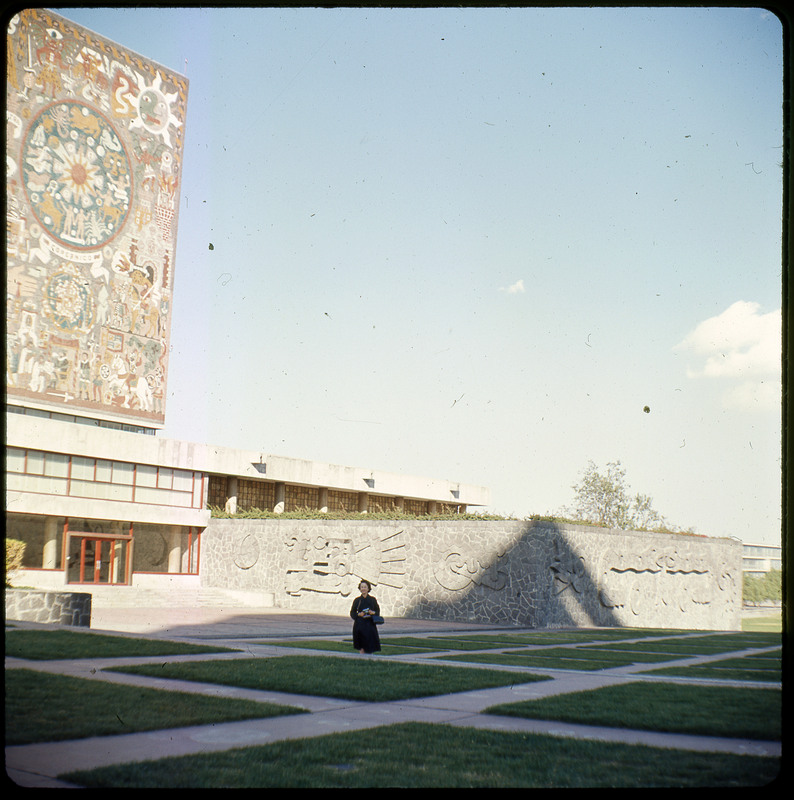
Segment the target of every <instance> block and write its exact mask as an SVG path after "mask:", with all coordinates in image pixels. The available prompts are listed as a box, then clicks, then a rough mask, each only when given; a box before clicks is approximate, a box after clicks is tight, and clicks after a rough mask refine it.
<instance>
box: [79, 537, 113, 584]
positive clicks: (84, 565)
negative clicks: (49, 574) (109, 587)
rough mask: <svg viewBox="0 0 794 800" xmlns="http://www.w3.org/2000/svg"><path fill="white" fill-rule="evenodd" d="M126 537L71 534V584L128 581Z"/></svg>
mask: <svg viewBox="0 0 794 800" xmlns="http://www.w3.org/2000/svg"><path fill="white" fill-rule="evenodd" d="M127 544H128V541H127V540H126V539H108V538H97V537H94V536H81V535H79V534H73V533H70V535H69V569H68V576H67V581H68V582H69V583H126V582H127V580H126V578H127V569H126V564H127Z"/></svg>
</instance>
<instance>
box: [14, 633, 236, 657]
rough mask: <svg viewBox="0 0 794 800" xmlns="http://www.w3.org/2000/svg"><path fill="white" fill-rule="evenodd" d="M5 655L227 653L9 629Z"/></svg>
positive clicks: (148, 641)
mask: <svg viewBox="0 0 794 800" xmlns="http://www.w3.org/2000/svg"><path fill="white" fill-rule="evenodd" d="M5 648H6V656H11V657H13V658H24V659H27V660H29V661H49V660H64V659H80V658H124V657H137V656H179V655H192V654H199V653H230V652H234V651H233V650H230V649H229V648H228V647H212V646H204V645H198V644H184V643H182V642H168V641H164V640H161V639H157V640H155V639H134V638H130V637H125V636H108V635H106V634H101V633H77V632H76V631H65V630H53V631H32V630H12V631H8V630H7V631H6V634H5Z"/></svg>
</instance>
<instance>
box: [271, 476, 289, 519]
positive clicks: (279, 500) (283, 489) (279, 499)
mask: <svg viewBox="0 0 794 800" xmlns="http://www.w3.org/2000/svg"><path fill="white" fill-rule="evenodd" d="M286 504H287V486H286V484H283V483H277V484H276V504H275V505H274V506H273V512H274V513H275V514H283V513H284V508H285V507H286Z"/></svg>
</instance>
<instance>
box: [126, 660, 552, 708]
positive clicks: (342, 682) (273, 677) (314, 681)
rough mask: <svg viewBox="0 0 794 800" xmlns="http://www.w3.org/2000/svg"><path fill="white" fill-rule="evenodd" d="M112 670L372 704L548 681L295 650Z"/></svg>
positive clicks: (472, 670)
mask: <svg viewBox="0 0 794 800" xmlns="http://www.w3.org/2000/svg"><path fill="white" fill-rule="evenodd" d="M112 670H113V671H116V672H126V673H132V674H135V675H151V676H155V677H157V678H170V679H174V680H186V681H200V682H202V683H216V684H223V685H225V686H242V687H245V688H247V689H261V690H268V691H274V692H288V693H291V694H305V695H318V696H322V697H336V698H340V699H343V700H362V701H368V702H375V703H377V702H387V701H391V700H405V699H407V698H411V697H429V696H432V695H438V694H453V693H455V692H467V691H474V690H476V689H486V688H492V687H495V686H510V685H513V684H520V683H531V682H532V681H542V680H547V678H546V677H545V676H541V675H532V674H530V673H520V674H516V673H515V672H510V673H508V672H500V671H497V670H487V669H466V668H465V667H445V666H441V665H431V664H400V663H398V662H394V661H391V662H386V661H378V660H377V659H373V658H370V657H366V658H336V657H334V656H322V657H319V658H318V657H313V656H298V655H296V656H279V657H274V658H244V659H234V660H232V661H192V662H189V663H188V662H182V663H174V662H165V663H163V664H161V665H160V664H157V665H149V664H141V665H138V666H125V667H113V668H112Z"/></svg>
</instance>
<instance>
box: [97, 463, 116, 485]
mask: <svg viewBox="0 0 794 800" xmlns="http://www.w3.org/2000/svg"><path fill="white" fill-rule="evenodd" d="M112 476H113V467H112V464H111V462H110V461H105V460H104V459H102V458H98V459H97V462H96V479H97V480H98V481H104V482H106V483H110V480H111V478H112Z"/></svg>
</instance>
